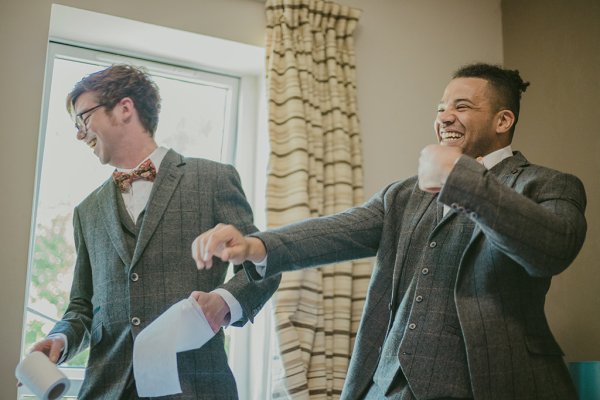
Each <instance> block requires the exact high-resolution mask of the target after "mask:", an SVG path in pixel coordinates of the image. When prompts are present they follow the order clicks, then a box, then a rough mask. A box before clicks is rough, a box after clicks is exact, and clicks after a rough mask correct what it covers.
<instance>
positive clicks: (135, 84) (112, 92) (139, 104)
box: [67, 64, 160, 136]
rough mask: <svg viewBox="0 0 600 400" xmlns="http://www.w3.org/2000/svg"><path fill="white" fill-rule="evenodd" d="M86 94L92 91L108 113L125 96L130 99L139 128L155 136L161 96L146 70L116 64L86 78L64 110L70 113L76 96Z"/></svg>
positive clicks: (71, 95) (69, 98)
mask: <svg viewBox="0 0 600 400" xmlns="http://www.w3.org/2000/svg"><path fill="white" fill-rule="evenodd" d="M86 92H93V93H94V94H95V95H96V98H97V100H98V103H99V104H102V105H103V106H104V107H106V109H107V110H109V111H110V110H112V109H113V108H114V107H115V105H116V104H117V103H118V102H119V101H120V100H121V99H123V98H124V97H129V98H131V99H132V100H133V103H134V105H135V108H136V110H137V112H138V116H139V118H140V122H141V123H142V126H143V127H144V128H145V129H146V130H147V131H148V132H149V133H150V136H154V132H156V126H157V125H158V114H159V113H160V94H159V91H158V86H156V84H155V83H154V82H153V81H152V80H151V79H150V76H149V75H148V73H147V71H146V70H145V69H143V68H141V67H136V66H133V65H127V64H117V65H113V66H111V67H108V68H106V69H104V70H102V71H98V72H94V73H92V74H90V75H87V76H85V77H84V78H83V79H81V80H80V81H79V82H77V83H76V84H75V86H74V87H73V90H71V92H70V93H69V94H68V95H67V111H68V112H69V113H70V114H72V113H73V110H74V108H75V102H76V101H77V99H78V98H79V96H81V95H82V94H83V93H86Z"/></svg>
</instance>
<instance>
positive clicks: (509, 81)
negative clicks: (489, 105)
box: [452, 63, 529, 125]
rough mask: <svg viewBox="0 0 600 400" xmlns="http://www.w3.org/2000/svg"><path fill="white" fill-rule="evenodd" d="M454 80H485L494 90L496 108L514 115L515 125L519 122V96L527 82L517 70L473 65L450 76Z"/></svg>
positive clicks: (489, 65) (482, 64)
mask: <svg viewBox="0 0 600 400" xmlns="http://www.w3.org/2000/svg"><path fill="white" fill-rule="evenodd" d="M456 78H481V79H485V80H486V81H488V82H489V83H490V85H492V87H493V88H494V89H495V90H496V93H497V96H496V106H497V107H498V109H503V108H505V109H508V110H510V111H512V112H513V114H515V125H516V123H517V121H518V120H519V111H520V108H521V94H522V93H523V92H525V90H527V87H528V86H529V82H525V81H523V79H522V78H521V76H520V75H519V71H518V70H510V69H504V68H502V67H500V66H497V65H491V64H484V63H475V64H469V65H465V66H463V67H461V68H459V69H458V70H457V71H456V72H454V74H453V75H452V79H456Z"/></svg>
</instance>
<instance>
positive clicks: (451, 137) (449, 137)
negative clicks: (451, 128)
mask: <svg viewBox="0 0 600 400" xmlns="http://www.w3.org/2000/svg"><path fill="white" fill-rule="evenodd" d="M463 137H464V135H463V134H462V133H459V132H440V142H445V143H453V142H456V141H458V140H460V139H462V138H463Z"/></svg>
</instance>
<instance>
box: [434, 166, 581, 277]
mask: <svg viewBox="0 0 600 400" xmlns="http://www.w3.org/2000/svg"><path fill="white" fill-rule="evenodd" d="M511 174H519V175H518V177H517V178H516V182H515V185H514V186H515V188H512V187H509V186H507V185H505V184H503V183H502V182H500V181H499V180H498V178H496V176H494V175H493V174H492V173H490V172H489V171H488V170H487V169H486V168H485V167H484V166H482V165H480V164H479V163H478V162H477V161H475V160H474V159H472V158H470V157H466V156H463V157H461V158H460V159H459V160H458V162H457V163H456V165H455V166H454V168H453V170H452V172H451V173H450V175H449V176H448V179H447V180H446V183H445V185H444V187H443V189H442V191H441V193H440V196H439V199H438V200H439V201H440V202H442V203H444V204H446V205H449V206H451V207H452V208H454V209H456V210H458V211H462V212H465V213H467V214H468V215H469V216H470V217H471V218H472V219H473V220H474V221H475V222H476V224H477V225H478V227H479V228H480V229H481V231H483V233H484V235H485V237H486V239H488V240H489V241H490V242H491V243H492V244H493V245H495V246H496V247H497V248H498V249H500V250H501V251H502V252H503V253H505V254H506V255H507V256H508V257H510V258H511V259H513V260H514V261H515V262H517V263H518V264H519V265H521V266H522V267H523V268H524V269H525V270H526V271H527V273H528V274H529V275H530V276H533V277H550V276H552V275H556V274H558V273H560V272H561V271H563V270H564V269H565V268H567V267H568V266H569V265H570V264H571V262H572V261H573V260H574V259H575V257H576V256H577V254H578V252H579V250H580V249H581V246H582V245H583V242H584V239H585V234H586V229H587V225H586V220H585V216H584V211H585V206H586V195H585V190H584V188H583V184H582V183H581V181H580V180H579V179H577V178H576V177H575V176H573V175H569V174H564V173H561V172H558V171H554V170H550V169H547V168H543V167H539V166H531V165H528V166H526V167H521V168H515V169H513V170H512V171H511Z"/></svg>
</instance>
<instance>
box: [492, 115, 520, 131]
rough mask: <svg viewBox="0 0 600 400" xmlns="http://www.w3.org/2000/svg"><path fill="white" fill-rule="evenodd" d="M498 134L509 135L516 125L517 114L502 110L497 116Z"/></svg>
mask: <svg viewBox="0 0 600 400" xmlns="http://www.w3.org/2000/svg"><path fill="white" fill-rule="evenodd" d="M496 117H497V121H496V132H497V133H507V132H510V130H511V128H512V127H513V125H514V124H515V114H514V113H513V112H512V111H510V110H500V111H498V113H497V114H496Z"/></svg>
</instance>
